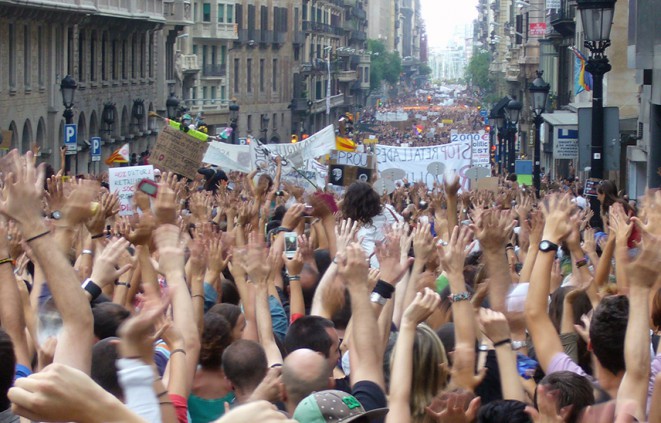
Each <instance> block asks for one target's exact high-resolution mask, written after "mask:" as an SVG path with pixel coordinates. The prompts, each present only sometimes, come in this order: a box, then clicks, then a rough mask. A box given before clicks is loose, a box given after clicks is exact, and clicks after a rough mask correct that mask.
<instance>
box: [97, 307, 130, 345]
mask: <svg viewBox="0 0 661 423" xmlns="http://www.w3.org/2000/svg"><path fill="white" fill-rule="evenodd" d="M92 316H94V336H96V338H97V339H98V340H102V339H106V338H110V337H116V336H117V329H119V327H120V326H121V325H122V323H124V321H125V320H126V319H128V318H129V317H130V316H131V312H129V311H128V310H127V309H126V308H125V307H122V306H121V305H119V304H116V303H111V302H106V303H99V304H97V305H95V306H94V308H92Z"/></svg>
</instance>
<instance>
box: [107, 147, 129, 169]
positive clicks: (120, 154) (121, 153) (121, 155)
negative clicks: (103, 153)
mask: <svg viewBox="0 0 661 423" xmlns="http://www.w3.org/2000/svg"><path fill="white" fill-rule="evenodd" d="M129 151H130V150H129V145H128V144H124V145H123V146H122V147H121V148H118V149H117V150H115V151H114V152H113V153H112V154H111V155H110V156H109V157H108V158H107V159H106V164H107V165H108V166H110V165H112V164H113V163H128V162H129V156H130V153H129Z"/></svg>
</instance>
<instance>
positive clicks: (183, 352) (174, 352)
mask: <svg viewBox="0 0 661 423" xmlns="http://www.w3.org/2000/svg"><path fill="white" fill-rule="evenodd" d="M178 352H180V353H182V354H183V355H186V351H185V350H183V349H181V348H177V349H176V350H172V351H171V352H170V357H172V356H173V355H174V354H176V353H178Z"/></svg>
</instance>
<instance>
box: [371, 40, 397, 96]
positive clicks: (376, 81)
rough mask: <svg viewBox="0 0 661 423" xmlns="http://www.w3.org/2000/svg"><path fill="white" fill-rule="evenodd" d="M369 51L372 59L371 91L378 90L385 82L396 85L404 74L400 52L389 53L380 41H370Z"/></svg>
mask: <svg viewBox="0 0 661 423" xmlns="http://www.w3.org/2000/svg"><path fill="white" fill-rule="evenodd" d="M367 49H368V50H369V52H370V54H371V56H372V59H371V64H370V90H371V91H373V90H378V89H379V88H381V83H382V82H383V81H385V82H386V83H388V84H389V85H391V86H393V85H396V84H397V82H398V81H399V75H400V74H401V73H402V59H401V58H400V57H399V52H397V51H394V52H389V51H387V50H386V46H385V44H384V43H383V42H381V41H379V40H368V41H367Z"/></svg>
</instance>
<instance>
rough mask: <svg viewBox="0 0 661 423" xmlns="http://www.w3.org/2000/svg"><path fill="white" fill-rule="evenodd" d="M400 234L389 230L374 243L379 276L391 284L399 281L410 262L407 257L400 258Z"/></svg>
mask: <svg viewBox="0 0 661 423" xmlns="http://www.w3.org/2000/svg"><path fill="white" fill-rule="evenodd" d="M400 236H401V233H398V232H391V233H389V234H388V235H387V236H386V239H385V240H383V241H382V242H377V243H376V245H375V254H376V258H377V260H378V261H379V268H380V269H381V277H382V278H383V280H384V281H386V282H388V283H390V284H392V285H395V284H397V283H398V282H399V281H400V279H401V278H402V276H404V273H405V272H406V270H407V269H408V267H409V264H410V262H409V260H408V259H405V260H401V251H400V239H401V238H400Z"/></svg>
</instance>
